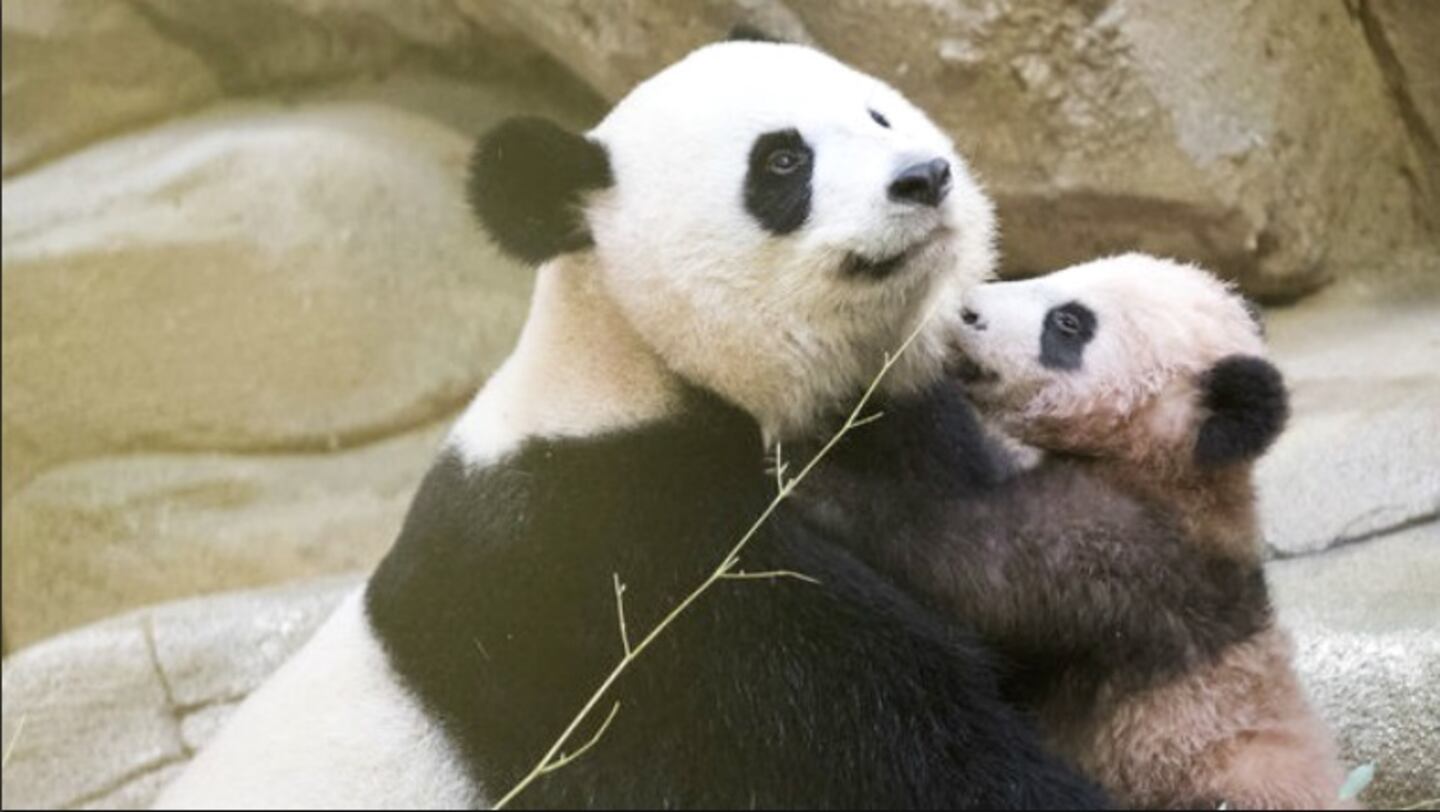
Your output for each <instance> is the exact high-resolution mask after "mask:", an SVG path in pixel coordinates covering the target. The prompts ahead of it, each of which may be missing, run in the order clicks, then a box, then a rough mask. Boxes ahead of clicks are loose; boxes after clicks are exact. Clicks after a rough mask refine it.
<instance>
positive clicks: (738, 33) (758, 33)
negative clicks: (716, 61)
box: [725, 23, 785, 44]
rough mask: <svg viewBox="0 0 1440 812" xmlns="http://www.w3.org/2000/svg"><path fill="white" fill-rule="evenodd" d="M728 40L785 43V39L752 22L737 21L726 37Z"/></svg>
mask: <svg viewBox="0 0 1440 812" xmlns="http://www.w3.org/2000/svg"><path fill="white" fill-rule="evenodd" d="M725 41H726V42H774V43H779V44H784V42H785V40H783V39H780V38H779V37H774V36H771V35H770V34H767V33H766V32H764V31H762V30H760V29H759V28H756V27H755V26H753V25H751V24H750V23H736V24H735V27H733V28H731V29H730V34H729V35H728V36H726V37H725Z"/></svg>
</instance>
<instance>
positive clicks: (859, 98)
mask: <svg viewBox="0 0 1440 812" xmlns="http://www.w3.org/2000/svg"><path fill="white" fill-rule="evenodd" d="M469 192H470V198H471V202H472V204H473V206H474V208H475V210H476V212H477V213H478V214H479V216H480V219H481V221H482V223H483V224H484V225H485V227H486V228H487V229H488V230H489V232H490V233H491V235H492V236H493V237H494V238H495V240H496V241H497V242H498V243H499V244H500V245H501V246H502V247H503V248H505V249H507V250H508V251H510V252H511V253H513V254H514V255H516V256H518V257H520V258H522V259H525V260H528V261H530V262H534V263H544V262H547V261H549V260H553V259H555V258H557V257H563V256H565V255H568V254H573V253H576V252H585V253H587V254H591V252H593V254H591V255H592V256H593V259H594V261H593V262H586V263H583V265H582V266H581V267H583V268H584V269H585V270H584V272H586V273H595V274H598V275H600V277H601V283H602V284H601V287H602V289H603V290H604V291H605V293H606V295H608V296H609V297H610V298H611V299H613V301H614V302H615V304H616V305H617V306H618V308H619V310H620V312H622V313H623V314H624V316H625V317H626V319H627V320H628V321H629V322H630V324H631V325H632V326H633V328H634V329H635V331H636V332H637V333H638V334H639V336H640V337H641V339H642V340H643V342H644V343H645V344H646V345H647V346H648V347H650V348H651V349H652V350H653V351H654V353H656V355H657V356H658V357H659V358H660V359H662V360H663V362H664V363H665V365H666V366H667V367H668V368H669V369H670V370H672V371H673V372H674V373H676V374H677V375H679V376H681V377H682V378H684V379H686V380H687V381H689V382H691V383H694V384H698V385H700V386H703V387H705V388H708V389H710V390H712V391H714V392H716V393H718V394H719V395H721V396H722V397H724V398H726V399H728V400H730V401H731V402H733V403H735V404H736V405H738V406H740V407H742V408H744V409H745V410H747V411H749V412H750V413H751V414H752V415H754V416H755V417H756V418H757V419H758V420H759V421H760V423H761V425H762V426H763V427H764V428H765V429H766V431H767V433H769V434H771V435H772V436H777V437H779V436H786V435H790V434H797V433H804V432H807V431H809V430H811V429H812V428H813V427H814V425H813V424H814V421H815V420H816V418H817V417H818V416H819V415H820V414H822V413H825V412H828V411H831V410H833V409H834V408H835V407H836V406H837V405H840V404H843V403H845V402H846V401H847V399H848V398H850V397H852V396H853V395H854V394H856V393H858V391H859V389H860V388H862V387H863V386H864V385H865V384H866V383H868V382H869V380H870V379H871V378H872V377H873V375H874V374H875V373H876V372H877V370H878V367H879V364H880V363H881V360H882V358H883V356H884V353H885V352H887V351H890V350H893V349H894V348H896V347H897V346H898V345H899V344H900V343H901V342H902V341H903V340H904V338H905V337H906V336H907V335H908V334H909V333H910V332H911V331H912V330H913V329H914V328H915V327H916V326H917V325H918V324H919V320H920V318H921V317H922V315H924V314H925V313H927V312H929V311H931V310H932V309H933V310H935V311H936V312H937V313H939V314H940V315H939V317H937V318H936V319H935V320H934V325H933V329H929V328H927V329H926V331H925V332H923V333H922V335H921V337H920V339H919V340H918V341H917V342H916V344H915V345H914V346H913V347H912V349H911V351H909V352H907V353H906V355H905V357H904V359H903V360H902V362H901V363H900V364H898V365H897V367H896V368H895V370H894V371H893V372H892V375H891V377H890V378H889V379H888V381H887V382H888V384H889V388H890V389H892V390H896V389H899V390H903V389H905V388H908V387H914V386H917V385H920V384H922V383H924V382H926V381H929V380H933V379H934V378H935V376H936V375H938V373H939V371H940V368H941V364H942V362H943V358H944V356H945V354H946V335H947V333H948V332H949V329H950V328H949V327H947V326H946V324H945V322H946V321H947V320H951V319H954V318H957V317H958V313H959V310H960V308H959V295H960V294H961V293H962V292H963V290H964V288H966V287H968V286H969V285H970V284H973V283H975V282H978V281H980V280H981V279H983V278H985V277H986V276H988V275H989V273H990V271H991V268H992V264H993V257H992V248H991V244H992V232H993V217H992V214H991V206H990V203H989V201H988V199H987V198H986V197H985V196H984V194H983V193H982V192H981V190H980V188H979V186H978V185H977V183H976V182H975V181H974V180H973V178H972V177H971V175H970V172H969V170H968V168H967V167H966V165H965V163H964V161H963V160H962V159H961V158H960V157H959V156H958V155H957V154H956V153H955V150H954V148H953V146H952V144H951V142H950V139H949V138H948V137H947V136H946V135H945V134H944V133H943V132H941V131H940V130H939V128H937V127H936V126H935V124H933V123H932V122H931V121H930V120H929V119H928V118H927V117H926V116H925V115H924V114H923V113H921V112H920V110H918V109H917V108H916V107H915V106H914V105H912V104H911V103H910V102H909V101H907V100H906V99H905V98H904V97H903V96H901V95H900V94H899V93H898V92H896V91H895V90H894V89H893V88H891V87H889V86H888V85H886V84H885V83H883V82H881V81H879V80H878V79H875V78H873V77H871V76H867V75H865V74H863V73H859V72H857V71H855V70H853V69H851V68H849V67H847V66H845V65H843V64H841V63H840V62H837V61H836V60H834V59H832V58H830V57H829V56H826V55H825V54H823V53H821V52H819V51H816V50H814V49H811V48H807V47H803V46H798V45H789V44H782V43H770V42H727V43H721V44H716V45H712V46H708V47H705V48H701V49H700V50H698V51H696V52H694V53H692V54H691V55H689V56H688V57H686V58H685V59H683V60H681V61H680V62H678V63H676V64H675V65H672V66H671V67H669V68H667V69H665V70H664V71H662V72H660V73H659V74H657V75H656V76H654V77H652V78H651V79H649V80H648V81H646V82H644V83H642V84H641V85H639V86H638V87H636V88H635V89H634V90H633V91H632V92H631V93H630V94H629V95H628V96H626V97H625V98H624V99H623V100H621V101H620V102H619V104H617V105H616V107H615V108H614V109H613V110H612V111H611V112H610V114H609V115H608V116H607V117H606V118H605V119H604V120H603V121H602V122H600V124H599V126H597V127H595V129H593V130H591V131H590V132H588V133H586V134H584V135H581V134H576V133H571V132H568V131H566V130H563V129H561V128H560V127H559V126H557V125H555V124H552V123H550V122H548V121H544V120H540V119H516V120H512V121H510V122H507V123H505V124H503V125H501V126H500V127H499V128H498V129H496V130H495V131H494V132H492V133H490V134H489V135H488V136H487V137H485V138H484V139H483V140H482V142H481V143H480V145H479V147H478V148H477V151H476V153H475V156H474V159H473V163H472V174H471V180H470V187H469Z"/></svg>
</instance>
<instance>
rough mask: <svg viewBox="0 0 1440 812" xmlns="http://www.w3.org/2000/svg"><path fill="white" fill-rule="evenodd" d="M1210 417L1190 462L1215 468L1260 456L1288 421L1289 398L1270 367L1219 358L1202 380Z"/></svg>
mask: <svg viewBox="0 0 1440 812" xmlns="http://www.w3.org/2000/svg"><path fill="white" fill-rule="evenodd" d="M1200 383H1201V393H1202V399H1203V401H1202V403H1203V406H1204V408H1205V410H1206V411H1208V412H1209V416H1208V417H1206V418H1205V422H1204V423H1202V424H1201V425H1200V434H1199V437H1197V438H1196V441H1195V463H1196V464H1197V465H1198V466H1200V467H1202V468H1214V467H1218V466H1221V465H1226V464H1228V463H1232V462H1240V461H1242V460H1252V459H1255V458H1256V457H1259V456H1260V455H1261V454H1263V453H1265V449H1267V448H1269V447H1270V444H1271V443H1273V442H1275V438H1276V437H1279V436H1280V432H1281V431H1283V430H1284V428H1285V421H1286V420H1288V419H1289V417H1290V396H1289V394H1288V393H1287V392H1286V390H1285V379H1284V377H1283V376H1281V374H1280V370H1278V369H1276V368H1275V365H1274V364H1272V363H1270V362H1269V361H1266V360H1265V359H1263V358H1256V357H1254V356H1251V355H1232V356H1229V357H1227V358H1222V359H1220V360H1219V361H1218V362H1216V364H1215V366H1213V367H1211V368H1210V369H1209V370H1208V371H1207V372H1206V373H1205V375H1204V376H1203V378H1202V379H1201V382H1200Z"/></svg>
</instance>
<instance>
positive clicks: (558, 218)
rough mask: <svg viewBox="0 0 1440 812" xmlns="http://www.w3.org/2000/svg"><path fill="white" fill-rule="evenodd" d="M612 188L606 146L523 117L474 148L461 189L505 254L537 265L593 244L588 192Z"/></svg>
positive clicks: (488, 135) (500, 127) (504, 124)
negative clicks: (585, 209) (585, 204)
mask: <svg viewBox="0 0 1440 812" xmlns="http://www.w3.org/2000/svg"><path fill="white" fill-rule="evenodd" d="M612 182H613V178H612V177H611V174H610V158H609V156H608V155H607V154H606V152H605V148H604V147H603V146H601V145H600V144H597V143H596V142H594V141H591V140H590V139H588V138H586V137H584V136H582V135H579V134H577V133H573V132H570V131H569V130H567V129H565V128H563V127H561V126H560V125H558V124H556V123H554V122H553V121H549V120H548V119H543V118H535V117H528V116H526V117H518V118H512V119H509V120H507V121H505V122H502V123H501V124H500V125H499V126H497V127H496V128H495V129H493V130H491V131H490V132H488V133H486V134H485V135H484V136H483V137H482V138H481V139H480V143H478V144H476V145H475V152H474V154H473V155H471V156H470V177H469V178H468V179H467V181H466V190H465V191H466V196H467V197H468V198H469V200H470V207H471V208H472V209H474V211H475V215H476V216H477V217H478V218H480V223H481V224H482V225H483V226H485V230H486V231H488V232H490V236H491V237H493V238H494V239H495V242H496V243H498V244H499V246H500V247H501V248H502V249H503V250H504V251H506V252H507V253H509V254H512V255H513V256H515V257H518V258H519V259H522V260H524V261H526V262H532V263H536V264H539V263H541V262H544V261H545V260H547V259H550V258H552V257H554V256H556V255H558V254H563V253H565V252H567V251H579V250H582V249H585V248H588V247H590V246H591V245H593V244H594V241H593V240H592V238H591V236H590V232H589V229H588V228H587V227H586V225H585V217H584V213H583V212H582V211H581V204H582V203H583V198H584V195H585V193H586V192H588V191H592V190H595V189H603V188H605V187H607V186H609V185H610V184H611V183H612Z"/></svg>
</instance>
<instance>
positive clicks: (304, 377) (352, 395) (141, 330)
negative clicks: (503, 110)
mask: <svg viewBox="0 0 1440 812" xmlns="http://www.w3.org/2000/svg"><path fill="white" fill-rule="evenodd" d="M489 109H490V115H491V116H492V117H494V116H498V115H499V114H500V112H499V111H497V110H495V108H489ZM471 145H472V140H471V138H470V137H469V136H467V135H464V134H462V133H460V132H458V131H456V130H454V129H452V128H450V127H447V126H444V125H441V124H439V123H438V122H436V121H434V120H432V119H429V118H427V117H422V116H420V115H416V114H412V113H409V112H406V111H403V110H400V109H397V108H394V107H390V106H384V105H379V104H373V103H365V102H351V101H320V102H314V103H310V104H305V105H301V106H298V107H296V106H290V105H285V104H281V103H278V102H246V103H225V104H222V105H219V106H217V107H214V108H211V109H209V110H207V111H206V112H204V113H202V114H198V115H195V116H192V117H188V118H184V119H180V120H177V121H173V122H169V123H167V124H164V125H162V126H159V127H156V128H154V129H152V130H148V131H145V132H142V133H139V134H136V135H131V136H126V137H123V138H116V139H112V140H109V141H106V142H104V143H101V144H99V145H96V146H94V147H91V148H89V149H86V150H84V151H82V152H80V153H77V154H74V155H72V156H70V157H68V158H65V159H63V160H60V161H56V162H54V163H51V164H48V165H46V166H44V167H42V168H39V169H36V170H34V171H31V172H28V173H26V174H24V175H22V176H19V177H13V178H10V179H9V180H7V182H6V183H5V185H4V190H3V196H4V209H5V213H6V214H5V219H4V248H3V286H4V295H3V308H4V326H3V332H0V337H3V338H0V341H3V344H0V352H3V360H4V369H5V386H4V393H3V401H4V423H3V431H4V480H5V482H4V489H5V494H6V495H7V496H8V495H9V494H11V493H13V492H14V490H15V489H16V488H18V487H20V486H21V485H23V484H24V483H25V482H27V481H29V480H30V479H32V478H33V477H34V476H35V475H36V474H38V473H39V472H40V471H42V470H44V469H46V468H48V467H51V466H53V465H55V464H58V463H61V462H65V461H68V460H74V459H79V458H83V457H89V456H95V455H101V454H112V453H116V452H124V451H129V450H133V449H144V450H150V451H181V450H192V449H197V450H198V449H203V450H243V451H273V450H285V451H322V450H327V449H334V448H340V447H347V446H352V445H356V444H359V443H364V442H367V441H369V440H371V439H374V438H378V437H383V436H387V435H389V434H393V433H396V432H399V431H402V430H404V429H406V428H408V427H412V426H417V425H422V424H425V423H428V422H431V421H434V420H436V419H437V418H439V417H442V416H444V415H448V414H450V413H452V412H453V411H454V410H455V409H456V408H458V407H459V406H460V405H462V404H463V403H464V402H465V401H466V400H467V399H468V398H469V397H470V395H472V394H473V393H474V391H475V390H476V388H477V387H478V385H479V383H480V382H481V381H482V380H484V378H485V376H486V375H487V374H488V373H489V372H490V371H491V370H492V369H494V367H495V366H496V365H497V364H498V363H499V361H500V360H501V359H502V358H503V357H504V355H505V353H506V352H508V349H509V347H510V344H511V343H512V341H513V339H514V336H515V334H516V333H517V331H518V328H519V324H520V323H521V321H522V319H523V317H524V313H525V310H526V307H527V303H528V295H529V293H528V292H529V288H530V284H531V276H532V272H531V271H530V270H529V269H527V268H523V267H521V266H519V265H517V264H514V263H512V262H510V261H508V260H506V259H503V258H502V257H501V256H500V255H499V254H498V253H497V251H496V249H495V248H494V247H493V246H492V245H491V244H490V242H489V241H488V240H487V239H486V238H485V237H484V236H483V235H482V234H481V233H480V231H479V229H478V228H477V227H476V226H475V224H474V222H473V219H472V217H471V216H470V214H469V212H468V210H467V209H466V207H465V204H464V196H463V190H462V183H463V178H464V173H465V163H466V160H467V158H468V153H469V150H470V148H471Z"/></svg>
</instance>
